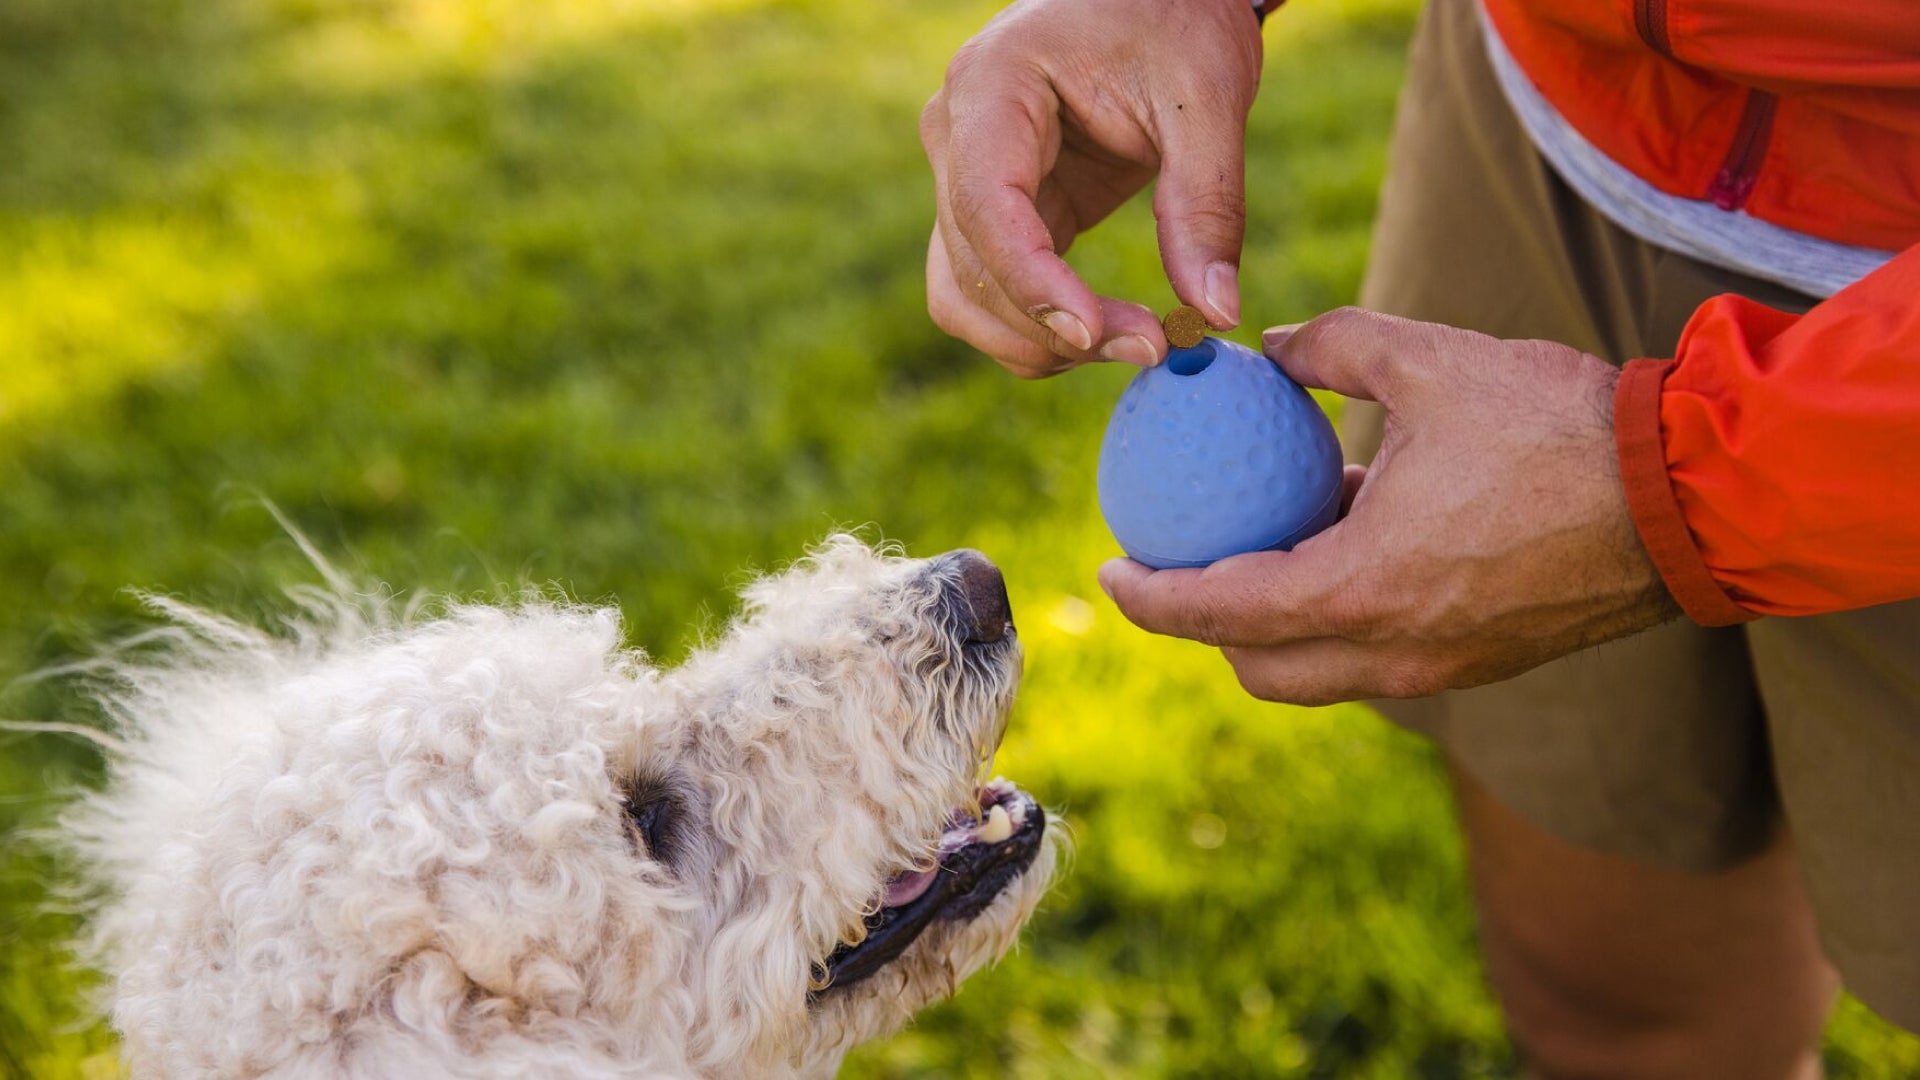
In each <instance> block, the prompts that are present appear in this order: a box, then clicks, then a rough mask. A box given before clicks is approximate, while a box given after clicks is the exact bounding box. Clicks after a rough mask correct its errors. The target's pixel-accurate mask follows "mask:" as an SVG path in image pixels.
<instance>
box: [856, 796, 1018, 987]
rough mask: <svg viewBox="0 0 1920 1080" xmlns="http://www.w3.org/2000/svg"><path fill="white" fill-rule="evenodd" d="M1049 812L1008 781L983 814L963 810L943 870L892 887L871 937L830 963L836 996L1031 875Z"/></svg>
mask: <svg viewBox="0 0 1920 1080" xmlns="http://www.w3.org/2000/svg"><path fill="white" fill-rule="evenodd" d="M1046 828H1047V815H1046V811H1044V810H1042V809H1040V804H1039V803H1037V802H1035V801H1034V799H1033V796H1031V795H1028V794H1027V793H1026V792H1024V791H1021V790H1020V789H1019V788H1017V787H1014V786H1013V785H1012V784H1011V783H1008V782H1007V781H1005V780H1001V779H998V778H996V779H994V780H993V781H992V782H991V783H989V784H987V785H986V786H985V787H983V788H981V789H980V806H979V810H978V813H977V814H975V813H972V812H969V811H966V810H955V811H954V812H953V815H952V816H951V817H950V818H949V819H948V821H947V828H946V830H945V831H944V832H942V833H941V834H940V844H939V847H938V848H937V849H936V854H937V862H936V863H935V865H934V866H933V867H932V868H930V869H926V870H914V871H908V872H907V873H903V874H900V875H899V876H897V877H895V878H894V879H893V880H892V881H889V882H887V884H886V889H885V892H884V893H883V894H882V896H881V899H880V910H878V911H876V912H874V913H873V914H872V915H869V916H867V936H866V939H865V940H863V941H861V942H860V943H859V944H858V945H841V946H840V947H839V948H837V949H835V950H834V951H833V955H831V956H829V957H827V980H828V981H827V987H826V989H825V990H822V991H820V993H832V992H833V991H834V990H836V989H839V988H841V987H846V986H851V985H853V984H854V983H857V982H859V981H860V980H861V979H864V978H866V977H867V976H869V975H871V974H873V973H874V972H876V971H879V970H880V969H881V968H883V967H885V966H886V965H887V963H888V962H889V961H891V960H893V958H894V957H896V956H899V955H900V954H901V953H902V952H904V951H906V948H907V946H909V945H911V944H913V942H914V939H916V938H918V937H919V936H920V934H921V932H922V931H924V930H925V929H926V928H927V927H928V926H929V925H931V924H932V923H933V922H934V921H935V920H937V919H971V918H973V917H974V916H976V915H978V914H980V913H981V912H982V911H984V910H986V907H987V905H988V904H990V903H992V902H993V900H994V898H995V897H996V896H999V895H1000V891H1001V890H1002V889H1004V888H1006V887H1007V885H1008V884H1010V883H1011V882H1013V881H1014V880H1015V879H1017V878H1018V877H1019V876H1020V875H1021V874H1023V873H1026V870H1027V867H1029V866H1031V865H1033V859H1034V856H1035V855H1036V854H1038V853H1039V851H1040V838H1041V836H1042V835H1043V834H1044V833H1045V832H1046Z"/></svg>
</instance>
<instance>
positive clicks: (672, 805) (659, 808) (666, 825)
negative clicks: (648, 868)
mask: <svg viewBox="0 0 1920 1080" xmlns="http://www.w3.org/2000/svg"><path fill="white" fill-rule="evenodd" d="M685 810H686V804H685V803H684V802H682V801H681V798H680V795H679V793H678V792H676V791H674V790H673V788H671V787H669V786H668V785H667V784H666V783H665V782H664V781H660V780H642V781H640V782H639V783H636V784H635V785H634V788H633V793H632V794H631V795H628V796H627V820H628V821H629V822H630V823H632V825H633V831H634V834H635V835H636V836H638V837H639V840H640V844H641V846H642V847H644V848H645V849H646V852H647V855H648V856H649V857H651V858H652V859H653V860H654V861H655V862H658V863H662V864H664V865H667V866H672V865H673V863H674V858H675V856H676V855H678V854H679V851H678V848H679V840H680V824H681V820H682V819H683V818H685V816H686V813H685Z"/></svg>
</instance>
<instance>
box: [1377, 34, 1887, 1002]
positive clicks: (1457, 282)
mask: <svg viewBox="0 0 1920 1080" xmlns="http://www.w3.org/2000/svg"><path fill="white" fill-rule="evenodd" d="M1481 33H1482V31H1481V28H1480V24H1479V21H1478V19H1477V18H1476V16H1475V13H1474V10H1473V6H1472V0H1433V2H1432V3H1430V4H1429V6H1428V9H1427V11H1426V13H1425V15H1424V16H1423V18H1422V22H1421V27H1420V31H1419V33H1418V36H1417V38H1416V41H1415V45H1414V49H1413V56H1412V62H1411V67H1410V69H1409V71H1408V75H1407V86H1406V89H1405V91H1404V92H1403V94H1402V97H1401V101H1400V112H1399V118H1398V121H1397V124H1396V133H1395V136H1394V142H1393V146H1392V152H1391V156H1390V165H1389V169H1388V176H1387V180H1386V183H1385V186H1384V188H1383V190H1382V196H1381V208H1380V217H1379V222H1378V226H1377V231H1376V234H1375V238H1374V246H1373V252H1372V257H1371V260H1370V265H1369V268H1368V272H1367V279H1366V283H1365V285H1364V286H1363V287H1362V291H1361V298H1360V299H1361V304H1362V305H1363V306H1365V307H1368V308H1372V309H1375V310H1378V311H1384V312H1390V313H1392V314H1396V315H1403V316H1407V317H1410V318H1415V319H1422V320H1427V321H1431V322H1440V323H1447V324H1450V325H1453V326H1461V327H1467V328H1470V329H1474V330H1478V331H1481V332H1483V333H1488V334H1493V335H1496V336H1499V337H1504V338H1545V339H1550V340H1553V341H1559V342H1564V343H1566V344H1569V345H1573V346H1575V347H1577V348H1580V349H1583V350H1586V351H1588V352H1591V353H1593V354H1595V355H1598V356H1601V357H1604V358H1606V359H1607V360H1609V361H1611V362H1613V363H1615V364H1619V363H1623V362H1625V361H1626V360H1628V359H1631V358H1634V357H1639V356H1656V357H1664V356H1671V355H1673V350H1674V346H1675V343H1676V341H1677V340H1678V339H1679V335H1680V330H1681V328H1682V327H1683V326H1684V325H1685V323H1686V320H1687V317H1688V316H1689V315H1690V314H1691V313H1692V312H1693V309H1694V308H1695V307H1696V306H1698V305H1699V304H1700V303H1701V302H1702V301H1703V300H1705V299H1706V298H1707V297H1709V296H1713V295H1716V294H1719V293H1727V292H1734V293H1740V294H1743V295H1745V296H1749V297H1752V298H1753V299H1755V300H1758V301H1760V302H1762V303H1766V304H1770V305H1773V306H1775V307H1779V308H1784V309H1788V310H1804V309H1805V308H1806V307H1807V306H1808V305H1810V304H1811V303H1813V300H1812V299H1811V298H1809V297H1805V296H1801V295H1799V294H1797V293H1794V292H1791V291H1788V290H1786V289H1783V288H1781V287H1779V286H1775V285H1771V284H1768V283H1766V282H1762V281H1758V280H1755V279H1752V278H1748V277H1744V276H1742V275H1739V274H1735V273H1731V272H1728V271H1724V270H1720V269H1717V268H1714V267H1711V266H1708V265H1705V264H1703V263H1699V262H1696V261H1694V260H1692V259H1689V258H1687V257H1685V256H1682V255H1678V254H1675V253H1673V252H1670V251H1666V250H1664V249H1661V248H1658V247H1654V246H1652V245H1650V244H1647V243H1645V242H1643V241H1641V240H1639V239H1636V238H1635V237H1633V236H1631V235H1630V234H1628V233H1626V232H1624V231H1622V230H1621V229H1619V228H1617V227H1616V226H1614V225H1613V224H1612V223H1611V222H1610V221H1608V220H1607V219H1605V218H1603V217H1602V216H1600V215H1599V214H1598V213H1597V212H1595V211H1594V210H1593V209H1592V208H1591V207H1589V206H1588V205H1587V204H1586V203H1584V202H1583V201H1582V200H1581V199H1580V197H1579V196H1577V195H1575V194H1574V193H1573V192H1572V191H1571V190H1569V189H1568V188H1567V186H1566V185H1565V184H1564V183H1562V182H1561V181H1560V179H1559V177H1558V176H1557V175H1556V174H1555V173H1554V172H1553V171H1552V170H1551V169H1550V168H1549V167H1548V166H1547V165H1546V163H1545V162H1544V161H1543V160H1542V159H1541V158H1540V156H1539V155H1538V153H1536V152H1535V151H1534V149H1533V147H1532V145H1531V143H1529V141H1528V139H1527V136H1526V134H1525V132H1524V131H1523V130H1522V129H1521V128H1520V126H1519V124H1518V122H1517V121H1516V120H1515V118H1514V115H1513V113H1512V111H1511V109H1510V108H1509V107H1508V105H1507V103H1506V99H1505V97H1504V96H1503V95H1502V93H1501V91H1500V88H1499V85H1498V84H1497V83H1496V82H1495V80H1494V75H1493V72H1492V70H1491V68H1490V67H1489V65H1488V62H1487V59H1486V56H1485V53H1484V51H1483V47H1484V46H1483V42H1482V40H1481V36H1480V35H1481ZM1915 362H1916V363H1920V358H1916V361H1915ZM1380 422H1381V414H1380V411H1379V408H1378V407H1377V406H1373V405H1370V404H1366V403H1358V402H1356V403H1354V404H1353V406H1351V407H1350V408H1349V411H1348V414H1347V417H1346V420H1345V422H1344V424H1343V429H1344V430H1343V433H1342V438H1343V440H1344V441H1345V442H1346V444H1347V447H1348V452H1349V455H1350V456H1351V457H1352V458H1354V459H1355V460H1359V461H1366V460H1368V459H1370V458H1371V457H1372V455H1373V452H1374V450H1375V449H1376V448H1377V447H1378V445H1379V438H1380ZM1914 437H1916V438H1920V430H1916V431H1915V434H1914ZM1889 497H1890V498H1892V497H1911V493H1889ZM1380 707H1381V709H1382V711H1384V712H1386V713H1387V714H1388V715H1389V716H1391V717H1393V718H1394V719H1395V720H1397V721H1399V722H1401V723H1403V724H1406V725H1407V726H1409V727H1412V728H1415V729H1416V730H1420V731H1423V732H1426V733H1428V734H1430V735H1432V736H1433V737H1434V738H1436V739H1438V740H1439V741H1440V742H1441V743H1443V744H1444V745H1445V746H1446V747H1447V748H1448V750H1449V751H1450V752H1451V753H1452V754H1453V755H1454V756H1455V758H1456V759H1457V760H1458V761H1459V762H1460V763H1461V764H1462V765H1463V766H1464V767H1465V768H1466V769H1467V770H1469V771H1470V772H1471V773H1472V774H1473V775H1474V776H1475V777H1477V778H1478V779H1479V780H1480V781H1481V782H1482V783H1484V784H1485V785H1487V786H1488V787H1489V788H1490V789H1491V790H1492V791H1493V792H1494V793H1495V794H1496V795H1497V796H1498V797H1499V798H1500V799H1501V800H1502V801H1504V802H1505V803H1507V805H1509V806H1510V807H1512V808H1513V809H1514V810H1516V811H1518V812H1519V813H1520V814H1522V815H1523V816H1525V817H1526V818H1528V819H1529V820H1530V821H1532V822H1534V823H1535V824H1537V825H1539V826H1540V827H1542V828H1545V829H1547V830H1548V831H1550V832H1553V833H1555V834H1557V835H1559V836H1561V837H1563V838H1565V839H1567V840H1570V841H1572V842H1574V843H1577V844H1580V845H1582V846H1585V847H1590V848H1593V849H1596V850H1599V851H1603V852H1606V853H1609V854H1615V855H1624V856H1627V857H1631V858H1637V859H1641V860H1646V861H1650V862H1655V863H1660V864H1663V865H1668V866H1674V867H1679V868H1682V869H1694V870H1707V869H1718V868H1722V867H1725V866H1728V865H1731V864H1733V863H1737V862H1739V861H1741V860H1742V859H1744V858H1746V857H1748V856H1750V855H1752V854H1754V853H1755V852H1757V851H1758V850H1759V849H1760V848H1762V847H1763V846H1765V845H1766V844H1767V843H1768V841H1769V840H1770V838H1771V837H1772V836H1773V835H1774V832H1775V830H1776V829H1778V828H1779V827H1780V824H1781V821H1782V819H1783V817H1784V821H1785V823H1786V825H1787V826H1788V827H1789V828H1791V829H1792V831H1793V834H1794V839H1795V843H1796V846H1797V849H1798V852H1799V857H1800V860H1801V864H1802V867H1803V869H1804V871H1805V873H1806V878H1807V882H1808V888H1809V893H1810V895H1811V898H1812V901H1813V904H1814V908H1815V910H1816V912H1817V914H1818V917H1819V920H1820V926H1821V940H1822V943H1823V945H1824V947H1825V949H1826V951H1827V954H1828V956H1829V957H1830V958H1831V959H1832V961H1833V962H1834V964H1835V965H1836V966H1837V967H1838V968H1839V969H1840V971H1841V973H1842V975H1843V976H1844V978H1845V979H1846V981H1847V984H1848V987H1849V988H1850V989H1851V990H1853V991H1854V993H1856V994H1857V995H1858V996H1860V997H1861V998H1862V999H1863V1000H1865V1001H1866V1002H1867V1003H1868V1004H1870V1005H1872V1006H1873V1007H1874V1008H1875V1009H1877V1010H1878V1011H1880V1012H1881V1013H1882V1014H1884V1015H1885V1016H1886V1017H1888V1018H1889V1019H1891V1020H1893V1021H1894V1022H1896V1023H1899V1024H1901V1025H1903V1026H1905V1027H1907V1028H1910V1029H1915V1030H1920V602H1908V603H1901V604H1890V605H1885V606H1882V607H1875V608H1868V609H1864V610H1861V611H1854V612H1848V613H1844V614H1839V615H1827V616H1819V617H1813V618H1791V619H1789V618H1768V619H1762V620H1760V621H1758V622H1754V623H1750V624H1748V625H1746V626H1744V627H1734V628H1725V629H1713V630H1709V629H1703V628H1701V627H1699V626H1696V625H1694V624H1692V623H1690V622H1684V621H1683V622H1679V623H1673V624H1669V625H1667V626H1665V627H1662V628H1659V629H1657V630H1654V631H1651V632H1648V633H1645V634H1641V635H1639V636H1637V637H1634V638H1630V639H1627V640H1624V641H1619V642H1614V643H1611V644H1608V645H1603V646H1601V647H1599V648H1596V649H1591V650H1588V651H1586V652H1582V653H1579V654H1576V655H1574V656H1570V657H1566V658H1564V659H1562V660H1558V661H1555V662H1553V663H1551V664H1547V665H1545V666H1543V667H1540V668H1537V669H1535V670H1533V671H1531V672H1528V673H1527V674H1525V675H1522V676H1520V677H1519V678H1516V679H1513V680H1511V681H1509V682H1505V683H1500V684H1498V685H1494V686H1487V687H1480V688H1477V689H1473V690H1467V691H1456V692H1452V693H1447V694H1442V695H1440V696H1438V697H1434V698H1427V699H1422V700H1419V701H1410V702H1382V703H1380Z"/></svg>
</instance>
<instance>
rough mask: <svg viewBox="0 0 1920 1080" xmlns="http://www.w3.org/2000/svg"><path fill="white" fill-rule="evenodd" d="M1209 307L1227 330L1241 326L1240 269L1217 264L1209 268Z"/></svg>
mask: <svg viewBox="0 0 1920 1080" xmlns="http://www.w3.org/2000/svg"><path fill="white" fill-rule="evenodd" d="M1206 288H1207V306H1208V307H1209V308H1212V309H1213V317H1214V319H1215V320H1217V321H1219V322H1223V323H1226V324H1227V325H1226V327H1222V329H1227V328H1230V327H1234V326H1238V325H1239V324H1240V268H1239V267H1237V266H1235V265H1233V264H1232V263H1226V262H1217V263H1214V264H1213V265H1212V266H1209V267H1207V285H1206Z"/></svg>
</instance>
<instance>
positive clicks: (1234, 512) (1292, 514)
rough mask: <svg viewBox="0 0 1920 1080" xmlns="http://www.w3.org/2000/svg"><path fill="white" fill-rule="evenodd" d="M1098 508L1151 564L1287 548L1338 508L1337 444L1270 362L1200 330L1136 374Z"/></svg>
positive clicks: (1119, 414)
mask: <svg viewBox="0 0 1920 1080" xmlns="http://www.w3.org/2000/svg"><path fill="white" fill-rule="evenodd" d="M1099 487H1100V512H1101V513H1102V514H1103V515H1105V516H1106V519H1107V527H1108V528H1110V529H1112V530H1113V537H1114V539H1116V540H1118V541H1120V547H1121V548H1122V549H1124V550H1125V551H1126V553H1127V554H1128V555H1129V556H1132V557H1133V558H1134V559H1135V560H1137V561H1139V562H1143V563H1145V564H1147V565H1148V566H1151V567H1153V568H1154V569H1156V570H1167V569H1171V568H1174V567H1192V566H1205V565H1207V564H1208V563H1210V562H1213V561H1215V560H1217V559H1224V558H1226V557H1227V556H1229V555H1238V554H1240V553H1242V552H1247V551H1268V550H1280V551H1285V550H1288V549H1291V548H1292V547H1293V545H1295V544H1297V543H1299V542H1300V541H1302V540H1305V539H1306V538H1307V537H1309V536H1312V535H1313V534H1314V533H1316V532H1319V531H1320V530H1321V529H1324V528H1326V527H1327V526H1328V525H1331V524H1333V519H1334V516H1335V515H1336V514H1338V513H1339V510H1340V443H1339V440H1338V439H1336V438H1335V437H1334V434H1333V425H1332V424H1330V423H1328V422H1327V415H1326V414H1325V413H1323V412H1321V411H1320V406H1318V405H1316V404H1314V401H1313V398H1312V397H1310V396H1308V394H1307V392H1306V391H1305V390H1303V389H1301V387H1300V384H1299V383H1296V382H1294V381H1293V380H1292V379H1289V378H1287V376H1286V374H1285V373H1284V372H1282V371H1281V370H1280V368H1279V367H1278V366H1277V365H1276V364H1274V362H1273V361H1271V360H1269V359H1267V358H1266V357H1264V356H1261V355H1260V354H1259V353H1257V352H1254V351H1253V350H1252V349H1249V348H1246V347H1245V346H1242V345H1236V344H1234V343H1233V342H1230V341H1222V340H1220V339H1218V338H1203V339H1201V341H1200V344H1198V345H1195V346H1194V347H1193V348H1190V349H1171V350H1169V351H1168V353H1167V361H1166V363H1164V364H1161V365H1160V366H1159V367H1152V368H1147V369H1146V370H1144V371H1142V372H1141V373H1140V374H1138V375H1136V376H1134V378H1133V381H1132V382H1131V383H1129V384H1127V389H1126V392H1125V393H1123V394H1121V395H1120V404H1119V405H1118V406H1116V407H1115V408H1114V410H1113V419H1112V420H1111V421H1110V422H1108V424H1107V435H1106V439H1105V441H1104V442H1103V443H1102V444H1101V446H1100V472H1099Z"/></svg>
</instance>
